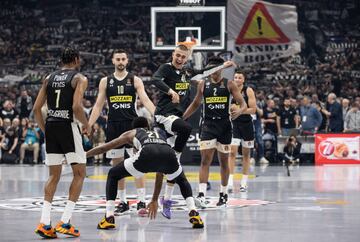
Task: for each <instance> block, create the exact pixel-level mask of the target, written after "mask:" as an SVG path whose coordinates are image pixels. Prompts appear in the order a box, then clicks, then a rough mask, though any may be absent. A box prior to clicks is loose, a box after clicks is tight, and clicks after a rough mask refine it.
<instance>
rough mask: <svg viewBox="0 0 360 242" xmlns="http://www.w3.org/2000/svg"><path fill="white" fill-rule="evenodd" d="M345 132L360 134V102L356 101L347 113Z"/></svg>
mask: <svg viewBox="0 0 360 242" xmlns="http://www.w3.org/2000/svg"><path fill="white" fill-rule="evenodd" d="M344 126H345V130H344V132H360V102H359V101H356V102H354V103H353V104H352V107H351V109H350V110H349V112H348V113H347V115H346V117H345V122H344Z"/></svg>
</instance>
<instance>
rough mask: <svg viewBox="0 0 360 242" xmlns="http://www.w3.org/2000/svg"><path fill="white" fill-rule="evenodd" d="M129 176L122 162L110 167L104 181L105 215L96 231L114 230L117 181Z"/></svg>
mask: <svg viewBox="0 0 360 242" xmlns="http://www.w3.org/2000/svg"><path fill="white" fill-rule="evenodd" d="M129 176H131V175H130V173H129V172H128V171H127V170H126V168H125V165H124V162H121V163H119V164H118V165H116V166H114V167H112V168H111V169H110V170H109V172H108V176H107V180H106V214H105V217H104V218H103V219H102V220H101V221H100V222H99V224H98V226H97V228H98V229H112V228H115V218H114V215H115V200H116V196H117V190H118V183H119V180H121V179H124V178H125V177H129Z"/></svg>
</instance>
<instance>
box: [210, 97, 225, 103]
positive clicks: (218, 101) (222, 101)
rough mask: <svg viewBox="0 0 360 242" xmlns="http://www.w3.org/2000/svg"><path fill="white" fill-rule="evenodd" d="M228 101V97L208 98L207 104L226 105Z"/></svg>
mask: <svg viewBox="0 0 360 242" xmlns="http://www.w3.org/2000/svg"><path fill="white" fill-rule="evenodd" d="M227 100H228V98H227V97H207V98H205V103H226V102H227Z"/></svg>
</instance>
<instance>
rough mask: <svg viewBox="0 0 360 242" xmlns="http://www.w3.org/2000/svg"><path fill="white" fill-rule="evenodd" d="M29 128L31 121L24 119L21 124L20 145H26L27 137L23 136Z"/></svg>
mask: <svg viewBox="0 0 360 242" xmlns="http://www.w3.org/2000/svg"><path fill="white" fill-rule="evenodd" d="M28 126H29V119H28V118H22V119H21V122H20V130H19V139H20V142H19V143H20V144H22V143H24V141H25V136H23V134H24V133H25V132H26V130H27V128H28Z"/></svg>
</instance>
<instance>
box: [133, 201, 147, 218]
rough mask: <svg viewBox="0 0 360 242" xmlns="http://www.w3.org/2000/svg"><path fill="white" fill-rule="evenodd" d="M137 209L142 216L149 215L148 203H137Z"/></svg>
mask: <svg viewBox="0 0 360 242" xmlns="http://www.w3.org/2000/svg"><path fill="white" fill-rule="evenodd" d="M136 209H137V212H138V215H139V216H140V217H146V216H147V215H148V211H147V209H146V204H145V203H144V202H141V201H140V202H138V203H137V205H136Z"/></svg>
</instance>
